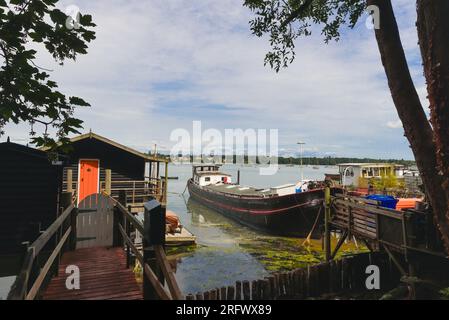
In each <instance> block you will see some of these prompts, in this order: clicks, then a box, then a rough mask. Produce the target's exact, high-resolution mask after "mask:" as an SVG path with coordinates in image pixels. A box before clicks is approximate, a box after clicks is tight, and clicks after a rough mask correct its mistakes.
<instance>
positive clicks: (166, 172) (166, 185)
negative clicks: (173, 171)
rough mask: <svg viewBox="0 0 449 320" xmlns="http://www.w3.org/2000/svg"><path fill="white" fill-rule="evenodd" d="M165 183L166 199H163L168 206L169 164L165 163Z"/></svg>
mask: <svg viewBox="0 0 449 320" xmlns="http://www.w3.org/2000/svg"><path fill="white" fill-rule="evenodd" d="M164 179H165V183H164V197H163V199H164V200H163V205H164V206H167V202H168V197H167V192H168V162H166V163H165V177H164Z"/></svg>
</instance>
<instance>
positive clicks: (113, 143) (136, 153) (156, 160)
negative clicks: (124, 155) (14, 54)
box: [41, 132, 169, 162]
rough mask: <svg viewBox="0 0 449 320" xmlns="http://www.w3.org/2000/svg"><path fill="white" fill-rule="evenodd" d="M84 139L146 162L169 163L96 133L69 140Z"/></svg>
mask: <svg viewBox="0 0 449 320" xmlns="http://www.w3.org/2000/svg"><path fill="white" fill-rule="evenodd" d="M86 139H96V140H99V141H101V142H104V143H107V144H109V145H111V146H114V147H116V148H119V149H121V150H124V151H126V152H129V153H132V154H134V155H136V156H138V157H141V158H143V159H145V160H148V161H154V162H169V161H168V160H167V159H163V158H159V157H155V156H152V155H149V154H145V153H143V152H140V151H137V150H134V149H132V148H130V147H127V146H124V145H122V144H120V143H118V142H115V141H112V140H110V139H108V138H105V137H103V136H100V135H99V134H96V133H93V132H89V133H86V134H82V135H80V136H77V137H73V138H71V139H70V142H78V141H81V140H86ZM46 149H47V148H42V149H41V150H46Z"/></svg>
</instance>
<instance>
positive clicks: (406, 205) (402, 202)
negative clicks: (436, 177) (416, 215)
mask: <svg viewBox="0 0 449 320" xmlns="http://www.w3.org/2000/svg"><path fill="white" fill-rule="evenodd" d="M421 201H422V199H420V198H400V199H399V202H398V204H397V205H396V210H406V209H415V206H416V203H417V202H421Z"/></svg>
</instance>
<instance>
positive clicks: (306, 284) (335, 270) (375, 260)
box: [186, 252, 400, 300]
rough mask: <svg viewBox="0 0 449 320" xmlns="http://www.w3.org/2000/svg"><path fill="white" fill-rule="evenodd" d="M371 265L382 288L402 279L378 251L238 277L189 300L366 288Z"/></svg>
mask: <svg viewBox="0 0 449 320" xmlns="http://www.w3.org/2000/svg"><path fill="white" fill-rule="evenodd" d="M369 265H376V266H378V267H379V270H380V282H381V289H382V290H385V291H386V290H390V289H391V288H394V287H395V285H396V284H397V283H398V282H399V279H400V274H399V272H398V271H397V268H396V267H395V266H394V265H393V264H392V262H391V260H390V259H389V258H388V256H387V255H385V254H382V253H378V252H374V253H363V254H358V255H356V256H350V257H346V258H343V259H341V260H332V261H330V262H326V263H321V264H318V265H313V266H309V267H307V268H301V269H296V270H293V271H289V272H281V273H275V274H273V275H270V276H268V277H266V278H264V279H260V280H254V281H237V282H236V284H235V285H232V286H228V287H222V288H217V289H213V290H209V291H206V292H201V293H197V294H189V295H187V296H186V300H279V299H280V300H282V299H307V298H313V297H319V296H322V295H326V294H338V293H341V292H345V293H347V292H363V291H365V290H366V285H365V281H366V278H367V277H368V275H367V274H366V267H367V266H369Z"/></svg>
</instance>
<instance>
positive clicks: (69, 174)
mask: <svg viewBox="0 0 449 320" xmlns="http://www.w3.org/2000/svg"><path fill="white" fill-rule="evenodd" d="M66 183H67V192H70V193H71V194H72V195H73V170H72V169H67V181H66Z"/></svg>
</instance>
